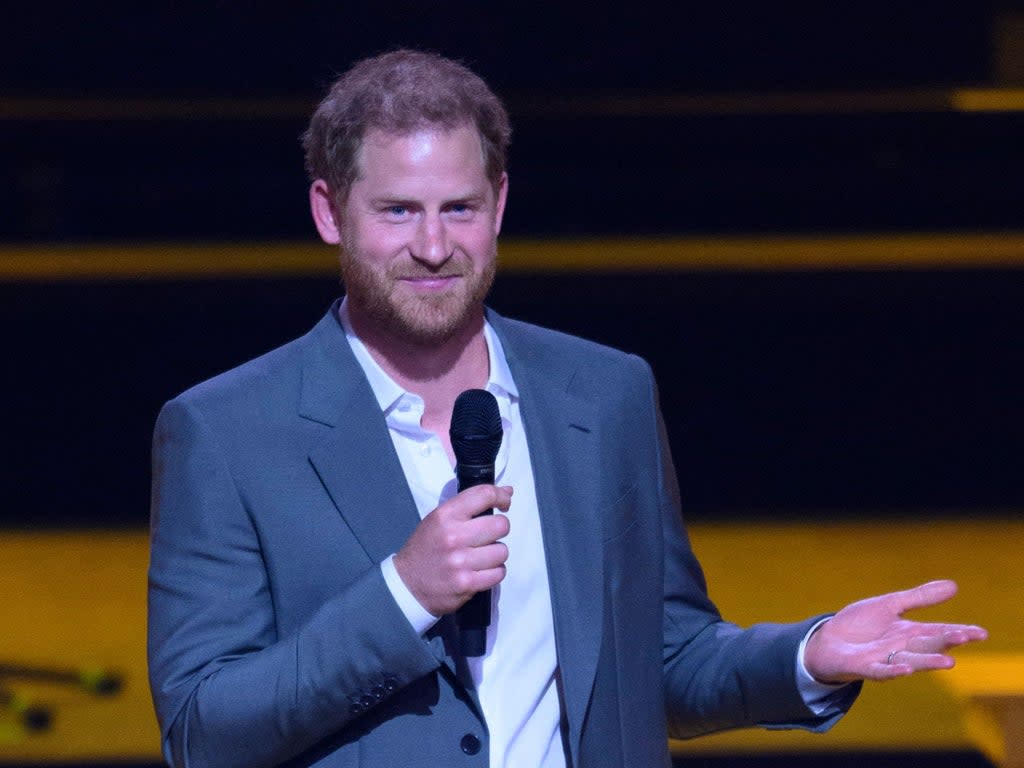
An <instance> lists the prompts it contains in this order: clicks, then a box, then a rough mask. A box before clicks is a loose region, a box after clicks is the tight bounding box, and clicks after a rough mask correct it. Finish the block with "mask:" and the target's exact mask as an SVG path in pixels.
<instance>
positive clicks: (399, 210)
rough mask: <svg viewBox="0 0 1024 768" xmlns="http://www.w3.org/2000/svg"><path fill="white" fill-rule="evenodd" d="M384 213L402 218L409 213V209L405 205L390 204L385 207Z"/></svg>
mask: <svg viewBox="0 0 1024 768" xmlns="http://www.w3.org/2000/svg"><path fill="white" fill-rule="evenodd" d="M384 213H385V215H387V216H389V217H391V218H392V219H401V218H403V217H404V216H406V215H408V213H409V209H408V208H406V207H405V206H404V205H389V206H388V207H387V208H385V209H384Z"/></svg>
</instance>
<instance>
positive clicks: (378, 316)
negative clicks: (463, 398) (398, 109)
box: [338, 126, 507, 345]
mask: <svg viewBox="0 0 1024 768" xmlns="http://www.w3.org/2000/svg"><path fill="white" fill-rule="evenodd" d="M506 188H507V182H506V179H505V178H504V177H502V180H501V183H500V185H499V187H498V189H497V190H495V188H494V185H492V184H491V182H490V180H489V179H488V178H487V176H486V174H485V172H484V159H483V153H482V151H481V147H480V139H479V136H478V135H477V132H476V131H475V130H474V129H473V128H472V127H469V126H464V127H461V128H457V129H454V130H450V131H442V130H423V131H419V132H416V133H412V134H409V135H402V136H399V135H393V134H386V133H383V132H381V131H369V132H368V133H367V134H366V136H365V137H364V139H363V144H362V147H361V149H360V155H359V177H358V178H357V179H356V181H355V182H354V183H353V184H352V187H351V188H350V190H349V194H348V197H347V199H346V200H345V202H344V204H343V205H342V207H341V209H340V211H339V218H340V220H339V221H338V227H339V230H340V231H339V235H340V243H341V272H342V279H343V280H344V282H345V288H346V292H347V294H348V301H349V308H350V313H351V316H352V317H353V320H354V321H362V322H363V323H368V324H372V326H373V328H372V329H373V330H377V331H380V332H383V333H385V334H387V335H391V336H396V337H398V338H401V339H403V340H406V341H411V342H414V343H416V344H420V345H432V344H439V343H441V342H444V341H446V340H448V339H450V338H452V336H453V335H454V334H455V333H456V332H458V331H460V330H465V329H466V328H467V326H468V324H469V323H472V322H475V321H477V319H478V318H479V317H480V316H481V312H482V309H483V301H484V297H485V296H486V294H487V291H488V290H489V289H490V286H491V283H492V282H493V280H494V273H495V262H496V258H497V236H498V232H499V230H500V228H501V217H502V213H503V211H504V207H505V192H506ZM357 330H358V328H357ZM367 330H370V329H367Z"/></svg>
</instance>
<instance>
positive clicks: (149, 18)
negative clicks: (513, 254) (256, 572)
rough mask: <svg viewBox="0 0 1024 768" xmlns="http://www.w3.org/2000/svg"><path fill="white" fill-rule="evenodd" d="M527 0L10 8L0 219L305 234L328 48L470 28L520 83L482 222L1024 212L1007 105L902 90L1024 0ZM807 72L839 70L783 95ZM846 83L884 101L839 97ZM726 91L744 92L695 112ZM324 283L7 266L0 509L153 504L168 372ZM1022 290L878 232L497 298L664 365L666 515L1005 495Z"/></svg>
mask: <svg viewBox="0 0 1024 768" xmlns="http://www.w3.org/2000/svg"><path fill="white" fill-rule="evenodd" d="M683 6H685V7H683ZM541 8H542V6H536V7H534V6H530V5H524V6H511V5H509V6H508V7H507V8H493V7H492V8H486V9H483V8H481V7H480V6H479V5H478V4H470V3H443V4H442V3H436V4H434V3H411V2H409V3H406V2H396V3H389V4H380V5H372V6H369V5H360V6H347V4H339V3H331V4H328V3H300V4H288V5H284V4H252V5H250V4H245V5H244V6H243V5H242V4H237V3H228V2H214V3H203V4H198V3H197V4H187V3H152V4H135V5H129V4H103V5H102V6H98V5H93V4H76V5H72V4H67V3H57V4H45V5H44V4H38V5H37V6H32V7H21V8H19V9H17V10H16V11H8V13H9V18H8V24H7V30H8V34H7V35H6V37H7V40H6V41H5V45H3V46H0V110H2V117H3V119H0V148H2V151H0V174H2V178H3V179H5V181H4V183H2V184H0V212H2V213H0V238H2V240H3V241H4V242H6V243H7V245H8V247H9V248H17V247H21V246H34V245H39V244H57V245H72V246H73V245H74V244H78V243H93V244H95V243H101V244H102V243H116V244H124V243H130V244H138V245H139V246H140V247H145V246H146V245H148V244H153V243H159V242H167V241H175V242H179V243H191V242H197V243H199V242H201V243H209V242H216V241H227V242H244V243H249V244H251V247H252V248H254V249H258V248H259V247H260V243H263V242H269V241H279V240H302V241H307V242H311V241H313V240H315V233H314V231H313V229H312V227H311V226H310V223H309V220H308V213H307V211H306V192H305V189H306V184H307V182H306V179H305V177H304V173H303V169H302V157H301V152H300V149H299V146H298V136H299V134H300V133H301V131H302V130H303V127H304V124H305V120H306V117H307V115H308V113H309V112H310V110H311V109H312V107H313V105H314V104H315V103H316V100H317V99H318V97H319V95H320V91H321V88H322V86H323V85H325V84H326V83H328V82H329V81H330V80H331V78H332V77H333V75H334V73H336V72H339V71H342V70H344V69H345V68H346V67H347V66H348V65H349V64H350V63H351V62H352V61H353V60H355V59H357V58H359V57H362V56H364V55H367V54H371V53H375V52H379V51H381V50H385V49H388V48H392V47H395V46H398V45H410V46H419V47H425V48H429V49H432V50H437V51H439V52H442V53H445V54H448V55H452V56H455V57H457V58H460V59H463V60H465V61H466V62H467V63H469V64H470V65H472V66H473V67H474V68H475V69H476V70H477V71H479V72H480V73H481V74H482V75H483V76H484V77H485V78H486V79H487V80H488V81H489V82H490V83H491V84H492V85H493V87H494V88H495V89H496V91H498V93H499V94H500V95H501V96H502V97H503V98H505V99H506V101H507V102H508V104H509V107H510V111H511V113H512V117H513V124H514V140H513V146H512V150H511V161H510V174H511V179H512V181H511V197H510V204H509V210H508V214H507V216H506V226H505V233H504V234H505V236H506V237H527V238H538V237H542V238H551V237H554V238H573V237H580V236H596V237H603V236H617V237H645V236H651V235H659V236H662V235H667V236H686V235H694V234H702V235H709V236H716V235H748V236H754V237H756V236H757V235H759V234H805V233H818V234H824V235H843V234H848V233H862V234H864V233H870V234H878V235H886V234H898V233H907V232H921V231H941V232H947V233H954V234H955V233H956V232H979V231H983V232H1003V231H1011V232H1012V231H1017V230H1020V229H1022V225H1024V221H1022V214H1021V201H1022V200H1024V195H1022V193H1024V189H1022V185H1024V181H1022V179H1024V151H1022V149H1021V140H1020V139H1021V128H1022V122H1024V120H1022V115H1021V113H1020V112H1014V111H1011V112H1001V113H964V112H957V111H953V110H950V109H948V108H944V107H943V106H942V105H941V104H940V103H939V102H938V101H937V100H936V99H934V98H930V97H929V98H924V97H922V94H925V95H926V96H927V95H928V94H934V93H937V92H939V91H941V90H943V89H949V88H950V87H954V86H984V85H993V84H998V83H996V75H995V70H996V66H995V64H994V57H995V56H996V51H995V48H994V43H993V40H994V36H995V30H996V29H997V25H998V23H999V19H1000V18H1001V14H1003V15H1005V14H1007V13H1013V12H1015V11H1017V10H1018V8H1017V6H1015V5H1014V4H1013V3H1003V4H992V3H972V2H941V1H940V2H936V3H930V4H928V5H927V7H926V8H925V7H922V6H921V5H920V4H916V3H909V2H908V3H900V2H889V3H884V4H883V3H857V4H853V3H839V4H834V6H829V7H817V8H802V9H800V11H799V12H797V11H796V10H795V9H792V8H790V9H789V10H787V9H783V8H779V7H775V6H771V5H764V4H752V3H750V4H742V3H739V4H737V3H721V4H679V3H676V4H643V3H640V4H630V5H628V6H626V7H624V6H622V5H621V4H616V5H610V6H607V7H602V6H589V7H586V8H585V7H584V6H576V5H573V4H568V5H559V6H558V7H557V9H555V10H542V9H541ZM809 92H814V93H819V92H820V93H824V94H826V95H830V96H829V97H828V98H827V99H826V100H825V101H824V102H822V105H821V106H818V107H816V108H813V109H807V110H800V109H787V108H784V107H783V108H779V107H778V105H777V104H776V103H775V101H773V99H776V101H777V98H776V97H778V96H780V95H786V94H801V93H802V94H806V93H809ZM854 92H855V93H861V94H869V95H870V94H875V95H878V94H886V93H895V94H897V98H896V99H895V100H894V101H893V102H891V105H890V106H889V107H872V108H867V109H855V108H850V107H848V106H847V104H848V101H844V100H843V98H844V97H843V94H846V95H847V96H849V94H850V93H854ZM680 94H682V95H686V96H687V98H688V99H689V100H688V101H685V102H684V103H682V106H680V105H679V103H677V102H673V101H672V98H673V97H674V96H678V95H680ZM722 94H728V95H733V96H737V95H738V96H742V97H743V98H744V99H745V101H744V102H743V106H742V108H740V109H739V110H734V111H732V112H729V111H728V110H725V111H723V110H721V109H716V108H715V107H714V106H713V105H714V103H715V102H714V99H713V98H711V97H712V96H716V95H717V96H721V95H722ZM598 97H600V98H602V99H604V101H600V102H598V101H595V99H597V98H598ZM915 100H916V101H915ZM918 102H920V105H919V106H915V104H918ZM673 104H676V106H674V107H673V106H672V105H673ZM615 105H618V106H615ZM622 105H626V106H622ZM337 290H338V289H337V285H336V284H335V283H334V282H333V281H331V280H329V279H322V278H282V277H274V276H271V275H267V276H265V277H256V278H252V279H230V280H227V279H223V280H218V279H195V278H192V277H190V276H188V275H182V276H179V277H172V278H167V279H147V280H143V281H140V280H135V279H130V278H124V279H120V280H119V279H104V280H95V279H91V280H82V281H78V282H69V281H57V282H53V281H47V280H44V279H40V278H33V277H31V276H21V277H17V276H13V277H12V276H8V277H6V278H5V279H4V282H3V283H2V284H0V322H2V323H3V327H5V328H6V329H7V332H6V334H5V336H6V339H5V341H6V343H5V344H4V352H5V354H4V360H5V368H6V375H5V376H4V384H3V387H4V391H3V393H2V394H3V397H2V398H0V402H3V403H4V405H3V412H2V413H0V416H2V417H3V423H4V424H5V428H4V433H5V439H4V440H3V450H4V455H3V457H2V461H3V467H4V470H3V472H2V474H0V483H2V485H0V494H2V496H0V498H2V499H3V502H4V503H3V505H2V508H0V521H2V522H5V523H7V524H10V525H18V526H21V525H29V526H32V525H51V524H54V525H56V524H59V525H85V526H91V525H97V524H99V525H109V524H114V525H144V524H145V522H146V517H147V494H148V491H147V488H148V442H149V434H150V429H151V425H152V421H153V419H154V417H155V414H156V411H157V410H158V408H159V405H160V404H161V403H162V402H163V401H164V400H166V399H167V398H169V397H171V396H173V395H174V394H176V393H177V392H178V391H180V390H181V389H183V388H185V387H186V386H188V385H190V384H192V383H195V382H196V381H198V380H200V379H202V378H205V377H207V376H209V375H212V374H214V373H216V372H218V371H221V370H224V369H226V368H228V367H230V366H232V365H235V364H237V363H239V362H241V361H243V360H245V359H247V358H249V357H251V356H253V355H255V354H258V353H259V352H262V351H264V350H266V349H269V348H270V347H272V346H275V345H277V344H279V343H282V342H284V341H286V340H288V339H290V338H292V337H294V336H295V335H298V334H299V333H301V332H303V331H304V330H305V329H306V328H308V327H309V326H310V325H312V323H314V322H315V321H316V319H317V318H318V317H319V316H320V315H321V313H322V312H323V311H324V310H325V309H326V307H327V306H328V304H329V302H330V300H331V299H332V298H333V296H334V295H335V294H336V293H337ZM1022 299H1024V270H1022V269H1021V268H1019V267H1012V266H1011V267H1005V268H1000V269H979V268H974V269H967V268H941V269H939V268H935V269H928V268H921V267H917V268H906V267H904V268H899V267H898V265H896V266H894V268H886V269H875V270H854V269H838V270H837V269H828V268H824V267H822V268H820V269H815V268H810V269H801V270H792V271H785V270H779V269H764V270H759V269H757V268H752V269H747V270H739V271H721V270H719V271H716V270H714V269H709V270H689V271H687V270H683V269H680V270H678V271H675V272H672V273H670V274H664V273H659V274H645V273H642V272H626V273H620V272H616V273H614V274H611V273H601V272H599V271H593V270H583V271H574V272H569V271H562V272H555V273H548V272H545V273H543V274H541V273H537V274H530V273H525V274H524V273H514V274H507V275H503V276H501V277H499V281H498V284H497V286H496V288H495V290H494V292H493V295H492V304H493V305H494V306H496V307H497V308H498V309H499V310H501V311H503V312H505V313H507V314H510V315H513V316H517V317H521V318H524V319H528V320H534V321H536V322H540V323H543V324H546V325H550V326H554V327H558V328H561V329H564V330H568V331H571V332H576V333H581V334H583V335H587V336H590V337H592V338H596V339H598V340H601V341H605V342H607V343H610V344H614V345H616V346H619V347H623V348H626V349H629V350H631V351H635V352H638V353H640V354H642V355H644V356H645V357H647V358H648V359H649V360H650V361H651V362H652V364H653V365H654V368H655V371H656V373H657V374H658V376H659V381H660V383H661V388H662V397H663V405H664V407H665V411H666V417H667V420H668V424H669V427H670V431H671V433H672V438H673V446H674V451H675V456H676V462H677V465H678V469H679V474H680V477H681V480H682V484H683V488H684V497H685V500H686V502H687V514H688V515H689V516H690V517H691V518H694V519H706V518H723V517H726V518H737V517H752V518H757V517H762V516H770V517H779V516H788V517H806V516H817V515H823V514H827V515H837V514H838V515H847V516H859V515H863V514H883V515H894V516H901V515H913V516H922V515H925V516H931V515H967V516H969V515H974V514H989V513H992V512H993V511H999V512H1009V511H1011V510H1013V509H1015V508H1017V507H1019V506H1020V504H1021V502H1022V501H1024V483H1022V482H1021V480H1020V472H1019V470H1018V467H1019V465H1020V459H1021V458H1022V456H1021V440H1020V438H1021V436H1022V430H1021V426H1022V424H1024V419H1022V412H1021V409H1022V406H1021V400H1020V397H1019V396H1018V390H1019V386H1020V381H1021V373H1022V371H1024V353H1022V351H1021V345H1020V344H1019V333H1018V329H1019V328H1020V327H1021V323H1022V321H1024V309H1022V308H1024V301H1022Z"/></svg>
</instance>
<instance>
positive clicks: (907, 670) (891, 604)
mask: <svg viewBox="0 0 1024 768" xmlns="http://www.w3.org/2000/svg"><path fill="white" fill-rule="evenodd" d="M956 591H957V586H956V583H955V582H952V581H931V582H928V583H927V584H922V585H920V586H918V587H914V588H913V589H907V590H904V591H902V592H891V593H889V594H887V595H879V596H878V597H869V598H867V599H865V600H860V601H858V602H856V603H852V604H850V605H848V606H846V607H845V608H843V609H842V610H841V611H839V613H837V614H836V615H835V616H833V617H832V618H831V619H830V620H829V621H828V622H827V623H825V624H824V625H822V626H821V627H820V628H819V629H818V631H816V632H815V633H814V634H813V635H812V636H811V638H810V640H808V642H807V648H806V652H805V655H804V664H805V665H806V667H807V671H808V672H810V673H811V675H813V676H814V677H815V678H816V679H818V680H821V681H822V682H829V683H841V682H848V681H851V680H891V679H893V678H896V677H903V676H905V675H909V674H912V673H914V672H919V671H922V670H928V669H948V668H950V667H952V666H953V664H954V661H953V658H952V657H951V656H949V655H948V654H947V653H946V652H947V651H948V650H949V649H951V648H955V647H956V646H958V645H962V644H964V643H968V642H971V641H974V640H984V639H985V638H986V637H988V633H987V632H986V631H985V630H984V629H982V628H981V627H977V626H974V625H970V624H942V623H922V622H916V621H910V620H909V619H904V618H903V614H904V613H905V612H907V611H909V610H912V609H914V608H925V607H928V606H931V605H938V604H939V603H943V602H945V601H946V600H949V599H950V598H951V597H953V595H955V594H956Z"/></svg>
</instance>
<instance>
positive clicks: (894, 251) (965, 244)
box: [0, 232, 1024, 282]
mask: <svg viewBox="0 0 1024 768" xmlns="http://www.w3.org/2000/svg"><path fill="white" fill-rule="evenodd" d="M500 254H501V255H500V261H501V268H502V270H503V271H505V272H513V273H525V272H545V273H548V272H616V273H621V272H650V271H655V272H659V271H678V270H696V271H714V270H755V271H756V270H791V269H796V270H842V269H907V268H928V269H945V268H972V267H1002V268H1018V267H1024V232H1009V233H989V234H985V233H980V234H979V233H975V234H950V233H946V234H942V233H923V234H906V235H850V236H836V237H820V236H763V237H704V238H698V237H691V238H646V239H640V238H632V239H626V238H605V239H599V238H590V239H576V240H508V241H503V242H502V244H501V246H500ZM336 272H337V259H336V256H335V253H334V251H333V249H332V248H330V247H328V246H324V245H319V244H316V243H314V242H311V241H310V242H294V243H231V244H222V245H210V244H155V245H153V244H151V245H145V246H129V245H114V244H111V245H26V246H7V247H0V281H5V282H15V281H26V280H46V281H49V280H90V279H100V280H103V279H132V280H144V279H156V280H163V279H173V278H187V279H195V278H246V277H288V276H315V275H324V276H328V277H329V276H331V275H334V274H336Z"/></svg>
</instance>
